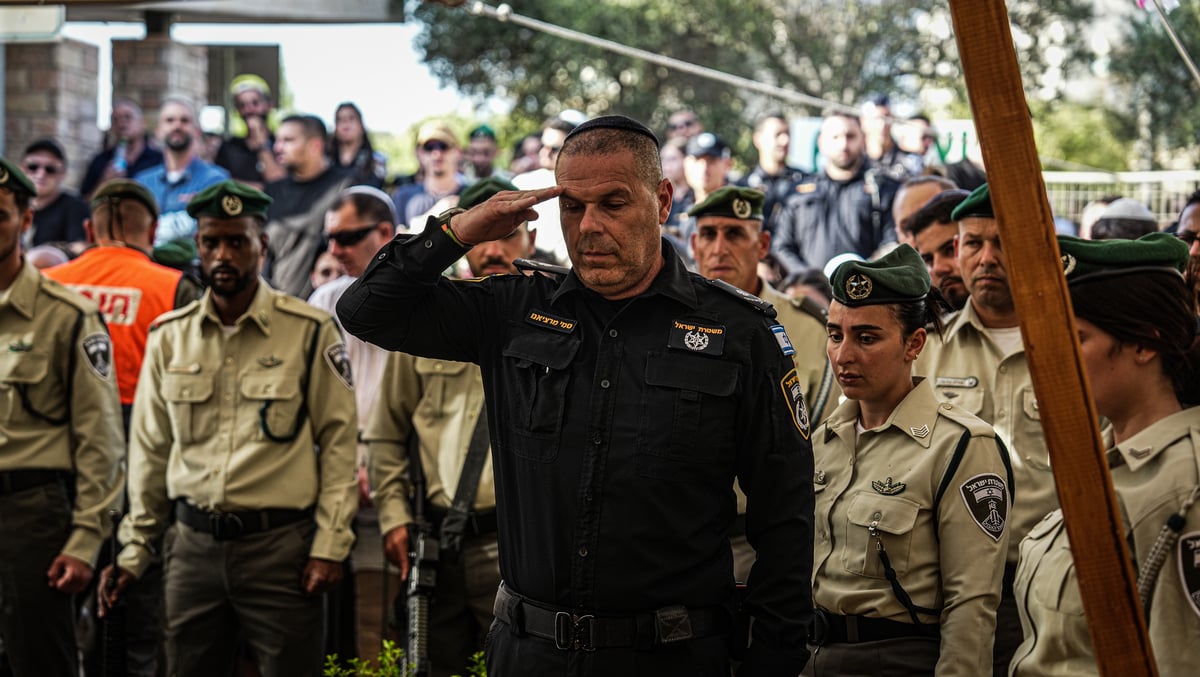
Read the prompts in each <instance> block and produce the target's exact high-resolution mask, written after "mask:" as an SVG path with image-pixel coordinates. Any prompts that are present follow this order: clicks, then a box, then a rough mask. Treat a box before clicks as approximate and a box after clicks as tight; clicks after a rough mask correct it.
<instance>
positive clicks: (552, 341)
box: [504, 332, 579, 371]
mask: <svg viewBox="0 0 1200 677" xmlns="http://www.w3.org/2000/svg"><path fill="white" fill-rule="evenodd" d="M578 350H579V341H578V340H577V339H565V338H564V337H562V336H558V335H550V333H549V332H545V333H523V334H517V335H515V336H513V337H512V338H511V339H509V341H508V345H506V346H504V356H505V357H512V358H515V359H517V360H524V361H528V362H531V363H533V364H540V365H542V366H543V367H549V368H550V369H554V370H555V371H562V370H564V369H566V368H567V366H568V365H570V364H571V360H573V359H575V353H576V352H577V351H578Z"/></svg>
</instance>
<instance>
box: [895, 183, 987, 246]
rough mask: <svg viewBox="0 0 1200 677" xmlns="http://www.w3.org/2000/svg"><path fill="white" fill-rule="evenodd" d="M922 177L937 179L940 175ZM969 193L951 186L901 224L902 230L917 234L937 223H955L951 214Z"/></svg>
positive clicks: (930, 199)
mask: <svg viewBox="0 0 1200 677" xmlns="http://www.w3.org/2000/svg"><path fill="white" fill-rule="evenodd" d="M921 178H931V179H937V178H939V177H935V176H931V177H921ZM926 183H929V182H926ZM904 185H906V186H907V185H910V184H907V183H906V184H904ZM939 185H940V184H939ZM968 195H970V192H968V191H965V190H962V189H960V188H951V189H950V190H944V191H942V192H940V193H938V194H937V195H934V196H933V197H931V198H929V201H928V202H926V203H925V204H924V205H922V206H921V208H920V209H918V210H917V211H915V212H913V213H912V216H910V217H908V218H907V219H905V220H904V221H903V222H902V223H901V224H900V228H901V230H903V231H904V232H906V233H909V234H911V235H914V236H915V235H917V234H918V233H920V232H921V231H923V230H925V229H926V228H928V227H930V226H932V225H933V224H935V223H954V219H952V218H950V215H951V214H953V213H954V209H955V208H956V207H958V206H959V205H960V204H962V203H963V200H966V199H967V196H968Z"/></svg>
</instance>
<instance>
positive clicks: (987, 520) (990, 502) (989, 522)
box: [959, 473, 1008, 542]
mask: <svg viewBox="0 0 1200 677" xmlns="http://www.w3.org/2000/svg"><path fill="white" fill-rule="evenodd" d="M959 491H960V492H961V493H962V497H963V501H964V502H966V504H967V510H968V511H969V512H970V513H971V519H973V520H975V523H976V524H978V525H979V528H980V529H983V533H985V534H987V535H988V536H991V537H992V540H995V541H997V542H998V541H999V540H1000V537H1001V536H1003V535H1004V525H1005V523H1006V522H1007V521H1008V496H1007V493H1008V489H1007V488H1006V487H1005V486H1004V480H1002V479H1000V478H999V477H998V476H996V475H993V474H991V473H987V474H984V475H976V476H974V477H972V478H971V479H969V480H967V481H966V482H963V483H962V486H961V487H959Z"/></svg>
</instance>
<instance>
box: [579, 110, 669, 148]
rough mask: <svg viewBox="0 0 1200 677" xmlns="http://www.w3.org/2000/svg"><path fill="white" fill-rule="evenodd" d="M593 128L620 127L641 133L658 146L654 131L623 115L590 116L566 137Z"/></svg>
mask: <svg viewBox="0 0 1200 677" xmlns="http://www.w3.org/2000/svg"><path fill="white" fill-rule="evenodd" d="M593 129H621V130H624V131H627V132H634V133H635V134H641V135H642V136H645V137H647V138H649V139H650V140H651V141H653V142H654V147H655V148H658V137H657V136H655V135H654V132H652V131H650V128H649V127H647V126H646V125H643V124H642V123H640V122H638V121H637V120H634V119H633V118H629V117H625V116H624V115H602V116H600V117H598V118H592V119H591V120H588V121H587V122H584V123H583V124H581V125H579V126H578V127H576V128H575V129H573V130H571V133H570V134H567V139H570V138H571V137H572V136H578V135H579V134H581V133H583V132H587V131H591V130H593ZM563 143H566V139H564V140H563Z"/></svg>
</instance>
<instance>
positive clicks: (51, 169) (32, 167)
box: [25, 162, 62, 176]
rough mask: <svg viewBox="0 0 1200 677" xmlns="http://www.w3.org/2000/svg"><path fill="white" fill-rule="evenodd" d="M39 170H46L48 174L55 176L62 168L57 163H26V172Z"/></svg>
mask: <svg viewBox="0 0 1200 677" xmlns="http://www.w3.org/2000/svg"><path fill="white" fill-rule="evenodd" d="M39 170H45V172H46V176H54V175H55V174H57V173H59V171H61V170H62V168H61V167H59V166H57V165H44V164H41V163H40V162H28V163H26V164H25V172H26V173H28V174H37V173H38V171H39Z"/></svg>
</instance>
